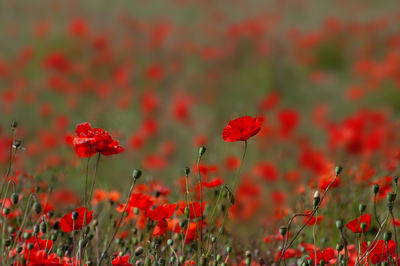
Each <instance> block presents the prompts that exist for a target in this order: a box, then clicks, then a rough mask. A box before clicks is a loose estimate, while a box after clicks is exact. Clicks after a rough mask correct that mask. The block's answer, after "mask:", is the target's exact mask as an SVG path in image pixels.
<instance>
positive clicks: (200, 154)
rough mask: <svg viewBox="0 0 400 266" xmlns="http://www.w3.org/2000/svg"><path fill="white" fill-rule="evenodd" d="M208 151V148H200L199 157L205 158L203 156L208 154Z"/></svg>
mask: <svg viewBox="0 0 400 266" xmlns="http://www.w3.org/2000/svg"><path fill="white" fill-rule="evenodd" d="M206 150H207V148H206V147H204V146H201V147H200V148H199V156H200V157H201V156H203V154H204V153H205V152H206Z"/></svg>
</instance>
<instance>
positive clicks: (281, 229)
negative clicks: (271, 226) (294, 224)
mask: <svg viewBox="0 0 400 266" xmlns="http://www.w3.org/2000/svg"><path fill="white" fill-rule="evenodd" d="M286 232H287V227H286V226H281V227H279V233H280V234H281V236H284V235H286Z"/></svg>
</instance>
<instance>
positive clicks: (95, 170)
mask: <svg viewBox="0 0 400 266" xmlns="http://www.w3.org/2000/svg"><path fill="white" fill-rule="evenodd" d="M100 158H101V153H100V152H99V153H98V155H97V160H96V165H95V167H94V175H93V183H92V187H91V188H90V194H89V199H88V203H90V202H91V200H92V197H93V191H94V185H95V184H96V179H97V170H98V169H99V164H100Z"/></svg>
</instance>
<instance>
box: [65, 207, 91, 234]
mask: <svg viewBox="0 0 400 266" xmlns="http://www.w3.org/2000/svg"><path fill="white" fill-rule="evenodd" d="M85 211H86V223H85V225H88V224H89V223H90V221H91V220H92V218H93V211H91V212H89V211H88V210H87V209H86V208H85V207H80V208H78V209H76V210H75V212H78V218H77V219H76V220H75V221H74V220H73V219H72V212H70V213H68V214H66V215H64V216H63V217H62V218H61V219H60V228H61V230H63V231H64V232H71V231H75V230H80V229H82V227H83V225H84V222H83V219H85V217H84V216H85Z"/></svg>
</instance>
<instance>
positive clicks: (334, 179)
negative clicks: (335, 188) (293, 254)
mask: <svg viewBox="0 0 400 266" xmlns="http://www.w3.org/2000/svg"><path fill="white" fill-rule="evenodd" d="M338 176H339V172H336V173H335V177H334V178H333V180H332V181H331V182H330V183H329V185H328V186H327V187H326V189H325V191H324V193H323V194H322V196H321V200H320V201H319V202H318V204H317V205H316V206H315V207H314V209H313V210H312V211H311V213H310V214H309V215H310V217H309V218H308V219H307V221H306V222H305V223H304V224H303V225H302V226H301V227H300V229H299V230H298V231H297V232H296V234H295V235H294V237H293V238H292V240H291V241H290V242H289V244H288V245H287V246H286V247H285V248H284V249H283V250H282V253H281V255H280V256H279V260H278V265H280V263H281V261H282V258H283V256H284V255H285V252H286V250H287V249H288V248H290V247H291V246H292V245H293V243H294V241H295V240H296V239H297V237H298V236H299V235H300V233H301V232H302V231H303V230H304V228H305V227H306V225H307V224H308V222H309V221H310V220H311V219H312V218H313V217H314V215H315V213H316V212H317V210H318V208H319V207H320V206H321V203H322V202H323V200H324V198H325V196H326V194H327V193H328V191H329V189H330V187H331V186H332V184H333V183H334V182H335V181H336V179H337V177H338Z"/></svg>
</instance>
